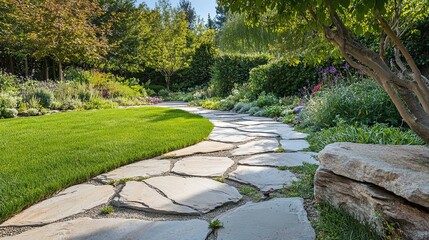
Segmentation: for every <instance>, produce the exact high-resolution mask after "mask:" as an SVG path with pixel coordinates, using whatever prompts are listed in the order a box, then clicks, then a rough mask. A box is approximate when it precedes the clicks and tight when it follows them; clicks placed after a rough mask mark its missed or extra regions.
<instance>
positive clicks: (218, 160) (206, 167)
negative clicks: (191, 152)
mask: <svg viewBox="0 0 429 240" xmlns="http://www.w3.org/2000/svg"><path fill="white" fill-rule="evenodd" d="M232 165H234V161H232V160H231V159H229V158H227V157H210V156H194V157H187V158H184V159H181V160H179V161H177V162H176V163H175V164H174V167H173V170H172V171H173V172H175V173H178V174H183V175H189V176H200V177H219V176H223V175H224V174H225V172H226V171H227V170H228V168H230V167H231V166H232Z"/></svg>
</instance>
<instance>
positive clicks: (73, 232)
mask: <svg viewBox="0 0 429 240" xmlns="http://www.w3.org/2000/svg"><path fill="white" fill-rule="evenodd" d="M210 231H211V230H210V229H209V228H208V223H207V222H206V221H203V220H198V219H194V220H188V221H146V220H138V219H123V218H103V219H91V218H78V219H74V220H70V221H67V222H58V223H53V224H50V225H47V226H44V227H41V228H35V229H32V230H29V231H27V232H24V233H21V234H19V235H16V236H12V237H6V238H4V239H5V240H21V239H22V240H27V239H58V240H59V239H73V240H84V239H85V240H86V239H91V240H105V239H133V240H134V239H135V240H160V239H165V240H190V239H195V240H197V239H198V240H199V239H206V237H207V235H208V234H209V233H210Z"/></svg>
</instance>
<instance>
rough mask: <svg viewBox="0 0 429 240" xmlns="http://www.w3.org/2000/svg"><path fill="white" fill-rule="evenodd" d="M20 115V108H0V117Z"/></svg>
mask: <svg viewBox="0 0 429 240" xmlns="http://www.w3.org/2000/svg"><path fill="white" fill-rule="evenodd" d="M17 116H18V110H16V109H15V108H0V118H15V117H17Z"/></svg>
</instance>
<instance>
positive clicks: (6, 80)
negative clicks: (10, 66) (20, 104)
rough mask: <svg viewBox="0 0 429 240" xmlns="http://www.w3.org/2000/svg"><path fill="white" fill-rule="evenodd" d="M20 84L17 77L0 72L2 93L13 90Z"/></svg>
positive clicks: (0, 89)
mask: <svg viewBox="0 0 429 240" xmlns="http://www.w3.org/2000/svg"><path fill="white" fill-rule="evenodd" d="M18 82H19V81H18V78H17V77H16V76H15V75H12V74H9V73H5V72H3V71H1V70H0V91H2V90H3V91H8V90H12V89H14V88H15V87H16V86H17V85H18Z"/></svg>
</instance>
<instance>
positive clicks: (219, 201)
mask: <svg viewBox="0 0 429 240" xmlns="http://www.w3.org/2000/svg"><path fill="white" fill-rule="evenodd" d="M145 182H146V183H148V184H149V185H150V186H153V187H155V188H157V189H158V190H160V191H161V192H162V193H163V194H165V195H166V196H167V197H168V198H169V199H171V200H173V201H174V202H176V203H178V204H181V205H185V206H189V207H191V208H193V209H196V210H198V211H200V212H202V213H207V212H209V211H211V210H213V209H215V208H216V207H219V206H222V205H223V204H225V203H230V202H238V201H239V200H240V199H241V198H242V196H241V195H240V193H238V191H237V189H235V188H234V187H231V186H229V185H227V184H225V183H220V182H217V181H215V180H211V179H207V178H196V177H195V178H183V177H176V176H165V177H154V178H150V179H147V180H145Z"/></svg>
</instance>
